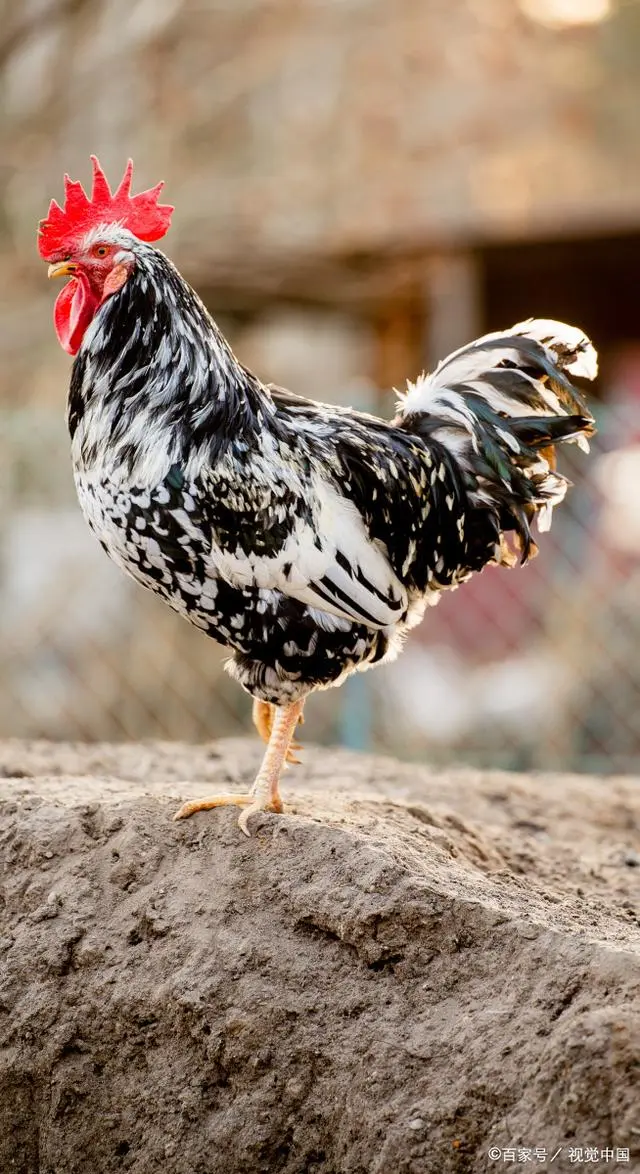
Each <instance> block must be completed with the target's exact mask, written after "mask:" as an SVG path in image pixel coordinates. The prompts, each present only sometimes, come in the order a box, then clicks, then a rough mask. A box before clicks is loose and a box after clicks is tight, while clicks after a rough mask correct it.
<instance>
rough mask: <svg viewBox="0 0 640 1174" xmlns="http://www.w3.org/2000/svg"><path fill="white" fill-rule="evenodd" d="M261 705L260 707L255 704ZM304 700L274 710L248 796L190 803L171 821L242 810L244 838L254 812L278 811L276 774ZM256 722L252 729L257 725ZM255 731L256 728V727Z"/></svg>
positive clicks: (231, 795) (239, 794) (232, 795)
mask: <svg viewBox="0 0 640 1174" xmlns="http://www.w3.org/2000/svg"><path fill="white" fill-rule="evenodd" d="M259 704H262V703H259ZM303 706H304V698H303V699H302V700H301V701H293V702H291V704H290V705H286V706H280V707H279V708H277V709H276V708H275V707H274V713H273V715H272V719H271V730H270V734H269V742H268V744H267V749H266V751H265V756H264V758H263V760H262V766H261V767H260V770H259V771H258V777H257V778H256V781H255V783H254V784H253V786H252V788H251V791H250V792H248V793H247V792H242V791H240V792H237V793H236V792H233V791H227V792H224V793H223V794H221V795H211V796H209V797H208V798H206V799H194V800H192V802H191V803H183V805H182V807H181V808H180V810H179V811H176V814H175V815H174V817H173V818H174V819H187V818H188V816H190V815H194V814H195V812H196V811H209V810H210V809H211V808H212V807H230V806H232V807H244V808H245V810H244V811H241V812H240V817H239V819H238V825H239V827H240V829H241V831H243V832H244V834H245V836H250V835H251V832H250V831H249V825H248V820H249V819H250V818H251V816H252V815H255V814H256V813H257V812H258V811H278V812H280V811H282V799H281V798H280V791H279V789H278V783H279V780H280V773H281V771H282V768H283V766H284V763H285V759H286V758H287V754H288V752H289V749H290V747H291V739H292V737H293V733H294V730H295V728H296V726H297V724H298V722H299V721H300V718H301V716H302V708H303ZM253 712H254V721H255V720H256V717H255V715H256V705H254V710H253ZM257 724H258V723H257V721H256V725H257ZM258 728H259V727H258Z"/></svg>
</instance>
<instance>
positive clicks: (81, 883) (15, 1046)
mask: <svg viewBox="0 0 640 1174" xmlns="http://www.w3.org/2000/svg"><path fill="white" fill-rule="evenodd" d="M259 753H260V751H259V748H258V746H257V744H256V743H254V742H249V741H247V742H244V741H242V740H229V741H225V742H219V743H213V744H211V745H206V746H199V747H188V746H182V745H167V744H144V745H127V746H120V747H116V746H91V747H82V746H77V745H73V746H70V745H68V746H65V745H54V744H47V743H42V742H39V743H21V742H6V743H3V744H2V745H1V746H0V796H1V803H0V859H1V869H2V871H1V877H2V887H1V891H0V1171H1V1172H2V1174H5V1172H6V1174H9V1172H11V1174H107V1172H111V1171H121V1170H127V1171H131V1172H133V1174H156V1172H160V1171H162V1172H163V1174H223V1172H224V1174H254V1172H258V1171H269V1172H271V1171H283V1172H286V1174H302V1172H306V1171H318V1172H319V1171H324V1172H327V1174H432V1172H433V1174H447V1172H449V1171H452V1172H454V1171H455V1172H467V1171H468V1172H475V1171H478V1172H480V1171H482V1172H485V1171H488V1170H491V1169H496V1168H497V1167H496V1164H495V1163H492V1162H491V1161H490V1159H489V1158H488V1156H487V1151H488V1149H489V1147H491V1146H497V1147H506V1146H509V1145H512V1146H513V1145H524V1146H547V1147H553V1148H554V1149H556V1148H557V1147H558V1146H561V1145H563V1146H565V1147H568V1146H569V1145H572V1144H575V1145H577V1144H580V1145H585V1146H586V1145H594V1146H599V1147H605V1146H614V1147H615V1146H625V1147H629V1148H630V1161H629V1163H628V1164H626V1165H625V1166H624V1167H622V1166H621V1167H619V1168H620V1169H622V1168H624V1169H626V1170H639V1169H640V998H639V995H640V924H639V921H638V913H639V895H640V892H639V891H640V855H639V854H638V852H639V848H640V844H639V838H640V837H639V833H640V785H639V784H638V781H637V780H634V779H607V780H596V779H589V778H576V777H559V776H549V775H546V776H545V775H540V776H536V777H529V776H516V775H513V776H509V775H506V774H501V773H497V772H496V773H480V772H474V771H471V770H457V771H450V772H448V773H446V774H443V773H442V772H435V771H430V770H429V769H426V768H424V767H417V766H413V765H409V764H400V763H397V762H393V761H391V760H389V759H381V758H371V757H358V756H355V755H351V754H348V753H345V752H336V751H321V750H317V749H316V750H307V752H306V754H305V764H304V766H303V767H302V768H297V769H296V771H295V772H294V771H293V770H292V771H289V772H288V774H287V777H286V780H285V788H284V790H285V800H287V799H289V801H290V803H289V810H290V811H293V814H290V815H285V816H264V817H259V818H257V820H256V823H255V825H254V826H255V834H254V836H253V838H252V839H250V840H247V839H246V838H245V837H244V836H243V835H241V834H240V833H239V831H238V829H237V826H236V822H235V821H236V813H235V812H234V811H232V810H231V809H224V810H220V811H217V812H209V813H206V814H202V815H198V816H195V817H194V818H192V819H191V820H190V821H186V822H184V823H180V824H175V823H173V822H172V821H171V815H172V812H173V810H174V808H175V807H176V805H177V801H178V800H179V799H183V798H188V797H194V796H196V795H198V794H204V793H206V792H207V791H211V790H212V789H219V788H220V787H224V786H226V785H229V784H230V785H234V786H238V787H240V786H241V784H242V782H246V781H247V780H248V779H250V778H251V776H252V773H253V772H254V771H255V768H256V765H257V761H258V756H259ZM576 1168H577V1167H576V1165H575V1164H571V1165H570V1164H569V1159H568V1149H565V1151H564V1152H563V1154H562V1155H561V1156H560V1158H559V1159H558V1160H557V1162H556V1163H555V1169H556V1170H558V1171H562V1170H565V1169H567V1170H568V1169H572V1170H575V1169H576ZM590 1168H592V1167H590ZM605 1168H606V1170H608V1171H609V1170H613V1169H614V1168H616V1167H615V1166H614V1165H612V1164H609V1165H608V1166H607V1167H603V1169H605Z"/></svg>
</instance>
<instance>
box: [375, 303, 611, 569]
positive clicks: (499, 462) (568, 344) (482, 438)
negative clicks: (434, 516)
mask: <svg viewBox="0 0 640 1174" xmlns="http://www.w3.org/2000/svg"><path fill="white" fill-rule="evenodd" d="M569 374H570V375H577V376H582V377H584V378H587V379H594V378H595V376H596V374H597V356H596V352H595V350H594V348H593V346H592V344H591V342H590V341H589V339H588V338H587V337H586V335H585V334H583V333H582V331H581V330H578V329H577V328H576V327H574V326H566V325H565V324H564V323H562V322H553V321H549V320H545V319H531V320H530V321H528V322H521V323H518V324H517V325H516V326H514V327H513V328H512V329H511V330H509V331H506V332H504V333H497V334H486V335H484V336H483V337H482V338H479V339H477V341H476V342H472V343H471V344H470V345H468V346H465V347H461V348H460V350H457V351H454V353H453V354H451V355H449V356H448V358H446V359H444V360H443V362H441V363H440V364H439V366H438V367H437V368H436V370H435V371H434V372H433V374H431V375H423V376H421V377H420V379H418V380H417V381H416V382H415V383H413V384H412V383H409V385H408V388H407V391H406V393H405V395H404V396H403V397H402V399H401V402H400V405H399V411H400V415H399V418H398V420H397V423H399V424H401V425H403V426H404V427H406V428H407V429H408V430H409V431H411V432H415V433H418V434H420V435H422V436H424V437H425V438H429V437H430V438H432V439H434V440H437V441H439V442H440V443H441V444H444V445H445V446H446V447H447V448H448V449H449V450H450V451H452V452H453V454H454V455H455V457H456V459H457V461H458V464H459V466H460V468H461V470H462V473H463V476H464V479H465V484H466V487H467V492H468V495H469V497H470V498H471V501H472V503H473V504H474V505H477V506H485V507H486V508H489V509H494V510H495V511H496V512H497V514H498V516H499V520H500V529H501V530H514V531H515V533H516V535H517V540H518V544H519V546H520V549H521V552H522V561H523V562H524V561H526V560H527V558H530V557H531V556H532V554H533V553H535V549H536V548H535V543H534V542H533V540H532V537H531V529H530V522H531V520H532V519H533V518H534V517H535V518H536V519H537V523H538V529H540V530H546V529H548V528H549V526H550V524H551V516H552V511H553V507H554V506H555V505H558V504H559V503H560V502H561V501H562V500H563V498H564V496H565V493H566V491H567V487H568V484H569V482H568V481H567V479H566V477H563V476H562V474H560V473H558V472H557V471H556V468H555V446H556V445H557V444H561V443H564V442H570V443H571V442H573V443H577V444H579V445H580V447H582V448H585V449H587V450H588V438H589V437H590V436H592V435H593V433H594V431H595V429H594V421H593V417H592V416H591V413H590V412H589V411H588V408H587V406H586V403H585V401H584V398H583V396H582V394H581V393H580V392H579V391H578V390H577V389H576V388H575V387H574V386H573V385H572V383H571V382H570V380H569V378H568V375H569ZM498 561H501V562H508V563H511V562H512V561H513V557H512V556H511V555H509V554H508V552H507V550H506V547H505V549H504V550H503V551H502V555H501V556H500V557H499V559H498Z"/></svg>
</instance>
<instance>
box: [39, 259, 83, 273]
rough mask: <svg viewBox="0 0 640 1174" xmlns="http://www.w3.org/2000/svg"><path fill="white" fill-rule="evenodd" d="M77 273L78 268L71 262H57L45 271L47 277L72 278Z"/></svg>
mask: <svg viewBox="0 0 640 1174" xmlns="http://www.w3.org/2000/svg"><path fill="white" fill-rule="evenodd" d="M77 272H78V266H77V265H74V264H73V261H58V262H57V264H55V265H50V266H49V268H48V269H47V277H73V275H74V273H77Z"/></svg>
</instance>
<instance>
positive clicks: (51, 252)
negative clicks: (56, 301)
mask: <svg viewBox="0 0 640 1174" xmlns="http://www.w3.org/2000/svg"><path fill="white" fill-rule="evenodd" d="M91 162H92V164H93V190H92V192H91V199H89V197H88V196H87V193H86V192H85V190H84V188H83V186H82V184H81V183H78V182H76V181H75V180H73V179H69V176H68V175H65V177H64V196H65V201H64V208H61V207H60V205H59V204H57V203H56V201H55V200H52V201H51V204H50V206H49V212H48V215H47V218H46V220H41V221H40V229H39V235H38V248H39V250H40V256H41V257H42V258H43V260H45V261H55V260H58V259H62V257H66V256H68V254H69V252H70V251H71V248H72V246H73V244H74V243H75V242H76V241H77V239H78V237H79V236H82V235H83V233H85V232H87V231H88V230H89V229H90V228H93V227H94V226H95V225H96V224H103V223H106V224H111V223H113V222H114V221H117V222H118V223H119V224H121V225H122V227H123V228H128V229H129V232H132V233H133V234H134V235H135V236H137V237H139V239H140V240H143V241H157V240H159V239H160V237H162V236H164V234H165V232H167V231H168V228H169V224H170V223H171V213H172V212H173V206H172V205H171V204H159V203H158V199H159V196H160V192H161V191H162V188H163V187H164V183H163V182H162V181H161V182H160V183H157V184H156V186H155V187H154V188H149V190H148V191H146V192H139V193H138V195H137V196H132V195H131V194H130V193H131V176H132V175H133V162H132V161H131V159H130V160H129V162H128V163H127V166H126V169H125V173H124V175H123V177H122V180H121V181H120V184H119V186H118V189H117V191H115V192H114V193H113V195H112V194H111V188H110V187H109V184H108V182H107V177H106V176H105V174H104V171H103V170H102V168H101V166H100V164H99V163H98V160H97V159H96V157H95V155H92V156H91Z"/></svg>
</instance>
